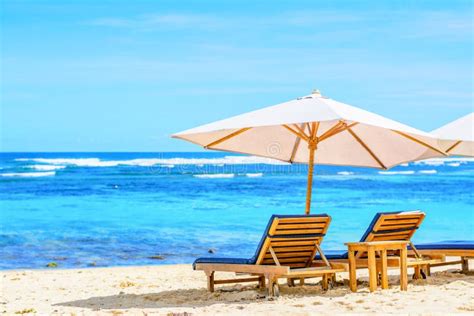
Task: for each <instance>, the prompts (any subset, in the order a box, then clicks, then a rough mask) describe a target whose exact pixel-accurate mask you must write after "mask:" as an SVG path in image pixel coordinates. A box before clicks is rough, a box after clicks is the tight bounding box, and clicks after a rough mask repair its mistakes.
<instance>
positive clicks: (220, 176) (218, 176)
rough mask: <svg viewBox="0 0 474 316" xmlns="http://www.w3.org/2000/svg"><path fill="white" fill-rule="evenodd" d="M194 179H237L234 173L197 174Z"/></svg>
mask: <svg viewBox="0 0 474 316" xmlns="http://www.w3.org/2000/svg"><path fill="white" fill-rule="evenodd" d="M193 177H195V178H201V179H228V178H233V177H235V174H233V173H216V174H195V175H194V176H193Z"/></svg>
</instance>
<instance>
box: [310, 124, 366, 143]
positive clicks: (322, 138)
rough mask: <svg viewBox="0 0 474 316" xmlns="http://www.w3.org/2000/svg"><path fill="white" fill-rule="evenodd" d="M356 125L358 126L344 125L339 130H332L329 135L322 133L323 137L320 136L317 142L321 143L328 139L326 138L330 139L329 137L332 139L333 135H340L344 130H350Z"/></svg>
mask: <svg viewBox="0 0 474 316" xmlns="http://www.w3.org/2000/svg"><path fill="white" fill-rule="evenodd" d="M357 124H359V122H354V123H352V124H350V125H345V126H344V127H343V128H340V129H332V131H331V132H330V133H328V132H326V133H324V134H323V135H321V136H320V137H319V141H323V140H325V139H328V138H330V137H333V136H335V135H337V134H339V133H342V132H344V131H345V130H346V129H348V128H351V127H353V126H356V125H357Z"/></svg>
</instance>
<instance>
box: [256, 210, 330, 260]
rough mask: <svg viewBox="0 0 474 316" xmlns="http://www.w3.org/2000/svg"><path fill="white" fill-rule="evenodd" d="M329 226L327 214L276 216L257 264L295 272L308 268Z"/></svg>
mask: <svg viewBox="0 0 474 316" xmlns="http://www.w3.org/2000/svg"><path fill="white" fill-rule="evenodd" d="M330 223H331V217H330V216H328V215H326V214H318V215H305V216H288V215H284V216H278V215H274V216H273V217H272V220H271V223H269V226H268V227H267V230H266V236H264V237H263V238H262V241H261V243H260V246H259V249H258V250H257V253H256V260H255V261H256V262H255V263H256V264H262V265H284V266H289V267H292V268H301V267H307V266H309V264H310V263H311V261H312V259H313V258H314V256H315V254H316V252H317V251H318V246H319V245H320V244H321V242H322V240H323V238H324V236H325V235H326V232H327V230H328V227H329V224H330ZM272 251H273V255H272ZM274 256H276V258H277V261H278V262H275V259H274Z"/></svg>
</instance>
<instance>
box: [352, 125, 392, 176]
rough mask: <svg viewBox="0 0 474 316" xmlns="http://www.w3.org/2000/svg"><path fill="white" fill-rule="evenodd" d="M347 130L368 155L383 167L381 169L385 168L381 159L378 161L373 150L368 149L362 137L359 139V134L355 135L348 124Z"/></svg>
mask: <svg viewBox="0 0 474 316" xmlns="http://www.w3.org/2000/svg"><path fill="white" fill-rule="evenodd" d="M347 131H348V132H349V133H350V134H351V135H352V137H354V138H355V140H356V141H357V142H358V143H359V144H360V145H361V146H362V147H364V149H365V150H366V151H367V152H368V153H369V154H370V156H372V158H374V160H375V161H377V163H378V164H379V165H380V166H381V167H382V168H383V169H387V167H385V165H384V164H383V163H382V161H380V159H379V157H377V155H375V154H374V152H373V151H372V150H370V148H369V146H367V144H366V143H364V142H363V141H362V139H360V137H359V136H357V134H356V133H355V132H354V131H353V130H352V128H350V127H349V126H347Z"/></svg>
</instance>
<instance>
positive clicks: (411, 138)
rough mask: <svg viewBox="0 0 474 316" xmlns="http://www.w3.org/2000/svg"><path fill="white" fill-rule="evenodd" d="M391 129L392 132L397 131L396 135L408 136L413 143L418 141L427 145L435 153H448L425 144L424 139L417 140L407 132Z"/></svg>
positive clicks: (444, 154)
mask: <svg viewBox="0 0 474 316" xmlns="http://www.w3.org/2000/svg"><path fill="white" fill-rule="evenodd" d="M391 131H392V132H394V133H397V134H398V135H401V136H403V137H405V138H408V139H409V140H411V141H414V142H415V143H418V144H420V145H423V146H425V147H427V148H429V149H431V150H434V151H436V152H437V153H440V154H441V155H443V156H447V155H448V154H446V153H445V152H443V151H441V150H439V149H437V148H435V147H433V146H431V145H430V144H427V143H425V142H424V141H422V140H419V139H418V138H415V137H413V136H410V135H408V134H405V133H403V132H400V131H396V130H393V129H392V130H391Z"/></svg>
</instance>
